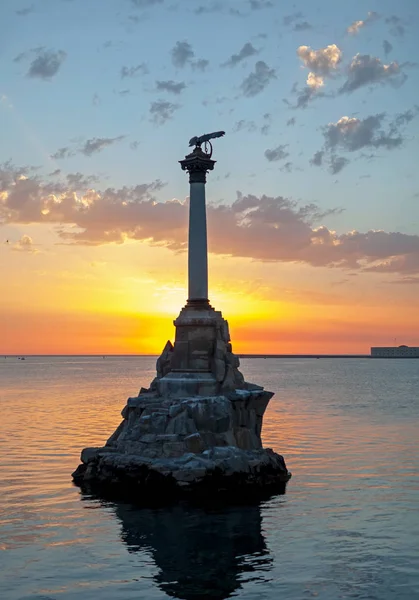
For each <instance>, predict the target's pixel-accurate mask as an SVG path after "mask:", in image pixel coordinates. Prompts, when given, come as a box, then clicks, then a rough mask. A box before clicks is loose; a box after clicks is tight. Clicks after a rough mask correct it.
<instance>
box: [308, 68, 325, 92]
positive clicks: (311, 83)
mask: <svg viewBox="0 0 419 600" xmlns="http://www.w3.org/2000/svg"><path fill="white" fill-rule="evenodd" d="M307 85H308V87H309V88H310V89H312V90H318V89H319V88H321V87H323V86H324V77H322V76H321V75H316V74H315V73H312V72H311V71H310V73H309V74H308V75H307Z"/></svg>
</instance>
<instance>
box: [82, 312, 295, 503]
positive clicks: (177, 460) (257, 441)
mask: <svg viewBox="0 0 419 600" xmlns="http://www.w3.org/2000/svg"><path fill="white" fill-rule="evenodd" d="M174 323H175V326H176V339H175V344H174V346H173V345H172V344H171V343H170V342H167V344H166V345H165V347H164V350H163V353H162V355H161V356H160V357H159V358H158V360H157V364H156V370H157V377H156V378H155V379H154V380H153V381H152V383H151V386H150V388H149V389H145V388H141V389H140V393H139V394H138V396H136V397H132V398H128V400H127V403H126V406H125V407H124V408H123V410H122V412H121V415H122V418H123V421H122V422H121V423H120V425H119V426H118V428H117V429H116V431H115V432H114V433H113V434H112V435H111V437H110V438H109V439H108V441H107V442H106V444H105V446H104V447H103V448H86V449H84V450H83V452H82V454H81V460H82V464H81V465H80V466H79V467H78V469H77V470H76V471H75V472H74V473H73V478H74V480H75V481H76V482H77V483H79V484H86V483H89V484H95V483H96V484H100V485H101V486H105V487H106V486H110V487H112V486H113V487H115V486H117V487H118V486H122V487H125V488H127V489H128V488H129V489H131V488H132V487H134V488H135V490H138V489H140V488H141V489H143V488H144V489H145V488H147V489H152V488H153V486H154V488H156V489H160V488H162V489H164V490H165V491H166V492H170V493H171V492H173V493H174V492H176V491H179V490H190V489H192V488H193V487H196V486H198V487H200V489H203V488H202V486H203V487H204V488H205V487H206V486H208V489H213V490H217V489H219V490H226V489H232V488H234V486H238V487H240V486H241V487H243V486H244V487H246V488H248V487H249V486H250V487H256V488H264V487H272V486H273V487H275V485H277V484H278V483H281V484H284V483H285V482H286V481H288V479H289V478H290V476H291V475H290V473H289V472H288V471H287V469H286V466H285V463H284V460H283V458H282V457H281V456H279V455H278V454H275V453H274V452H273V451H272V450H269V449H267V450H264V449H263V448H262V441H261V431H262V420H263V415H264V413H265V410H266V407H267V405H268V402H269V400H270V399H271V397H272V396H273V394H272V393H271V392H267V391H265V390H264V389H263V388H262V387H261V386H258V385H255V384H252V383H247V382H245V380H244V377H243V375H242V373H241V372H240V371H239V366H240V361H239V358H238V357H237V356H236V355H235V354H233V351H232V347H231V342H230V333H229V329H228V323H227V321H226V320H224V319H223V318H222V315H221V313H220V312H218V311H215V310H214V309H212V308H211V307H210V306H207V307H205V308H196V307H195V308H194V307H186V308H184V309H183V310H182V311H181V313H180V315H179V317H178V319H176V321H175V322H174ZM233 476H234V477H233Z"/></svg>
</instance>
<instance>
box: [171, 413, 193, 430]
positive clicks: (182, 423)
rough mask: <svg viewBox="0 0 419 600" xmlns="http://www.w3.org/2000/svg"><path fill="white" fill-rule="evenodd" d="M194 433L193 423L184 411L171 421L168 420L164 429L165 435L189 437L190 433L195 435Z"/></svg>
mask: <svg viewBox="0 0 419 600" xmlns="http://www.w3.org/2000/svg"><path fill="white" fill-rule="evenodd" d="M196 431H197V429H196V426H195V423H194V422H193V420H192V419H190V418H189V417H188V413H187V412H186V411H183V412H181V413H180V414H178V415H177V416H176V417H174V418H173V419H170V420H169V422H168V424H167V427H166V433H176V434H180V435H190V434H191V433H196Z"/></svg>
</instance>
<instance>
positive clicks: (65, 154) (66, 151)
mask: <svg viewBox="0 0 419 600" xmlns="http://www.w3.org/2000/svg"><path fill="white" fill-rule="evenodd" d="M74 154H75V152H74V150H71V148H70V147H69V146H64V147H63V148H58V150H57V151H56V152H54V154H51V158H54V159H55V160H61V159H62V158H69V157H70V156H74Z"/></svg>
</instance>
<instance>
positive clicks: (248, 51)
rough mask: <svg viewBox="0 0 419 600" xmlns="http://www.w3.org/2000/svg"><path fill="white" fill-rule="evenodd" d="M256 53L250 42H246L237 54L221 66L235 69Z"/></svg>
mask: <svg viewBox="0 0 419 600" xmlns="http://www.w3.org/2000/svg"><path fill="white" fill-rule="evenodd" d="M257 53H258V50H256V48H255V47H254V46H253V44H251V43H250V42H246V44H244V46H243V48H242V49H241V50H240V51H239V52H238V53H237V54H232V55H231V56H230V58H229V59H228V60H227V61H226V62H225V63H223V64H222V65H221V66H222V67H235V66H236V65H238V64H239V63H240V62H242V61H243V60H245V59H246V58H249V56H254V55H255V54H257Z"/></svg>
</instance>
